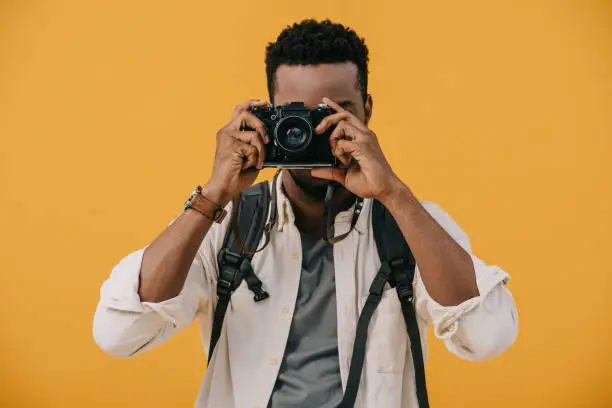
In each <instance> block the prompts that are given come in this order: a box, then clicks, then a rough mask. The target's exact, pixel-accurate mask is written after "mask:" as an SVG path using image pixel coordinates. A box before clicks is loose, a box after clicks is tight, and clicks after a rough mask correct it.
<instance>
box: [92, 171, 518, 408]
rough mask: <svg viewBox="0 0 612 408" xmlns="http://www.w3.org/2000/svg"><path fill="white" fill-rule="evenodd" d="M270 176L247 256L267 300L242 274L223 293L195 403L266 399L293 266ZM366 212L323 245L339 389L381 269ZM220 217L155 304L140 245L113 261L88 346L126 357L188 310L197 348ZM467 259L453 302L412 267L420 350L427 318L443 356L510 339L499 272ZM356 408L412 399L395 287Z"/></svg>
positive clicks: (210, 297)
mask: <svg viewBox="0 0 612 408" xmlns="http://www.w3.org/2000/svg"><path fill="white" fill-rule="evenodd" d="M280 179H281V178H280V177H279V180H280ZM280 184H281V183H280V182H279V183H278V185H277V186H275V187H274V188H276V192H277V194H278V203H277V211H278V224H277V228H275V230H274V231H273V233H272V236H271V241H270V244H269V245H268V246H267V247H266V248H265V249H264V250H263V251H262V252H259V253H257V254H255V256H254V258H253V261H252V263H253V267H254V270H255V272H256V273H257V275H258V276H259V278H260V279H261V281H262V282H263V285H264V288H265V289H266V290H267V291H268V292H269V293H270V297H269V298H268V299H266V300H265V301H262V302H258V303H255V302H254V301H253V296H252V293H251V292H250V291H249V290H248V288H247V287H246V284H245V283H244V282H243V284H242V285H241V286H240V287H239V288H238V289H237V290H236V291H235V292H234V294H233V296H232V298H231V303H230V306H229V307H228V311H227V314H226V317H225V323H224V325H223V329H222V332H221V337H220V339H219V342H218V343H217V346H216V348H215V351H214V355H213V358H212V359H211V362H210V365H209V366H208V368H207V371H206V375H205V377H204V381H203V383H202V386H201V388H200V392H199V395H198V399H197V401H196V403H195V407H196V408H220V407H221V408H232V407H236V408H265V407H266V406H267V404H268V400H269V398H270V395H271V392H272V390H273V387H274V384H275V381H276V378H277V374H278V370H279V364H280V362H281V360H282V358H283V355H284V350H285V345H286V342H287V337H288V335H289V328H290V325H291V319H292V311H293V310H294V306H295V301H296V296H297V290H298V285H299V279H300V271H301V263H302V259H301V256H302V254H301V241H300V233H299V231H298V230H297V228H296V227H295V225H294V219H295V218H294V214H293V211H292V209H291V205H290V203H289V201H288V199H287V197H286V196H285V195H284V194H283V191H282V188H281V186H280ZM423 206H424V207H425V209H426V210H427V211H428V212H429V213H430V214H431V215H432V216H433V218H434V219H435V220H436V221H437V222H438V223H439V224H440V225H441V226H442V227H443V228H444V229H445V230H446V231H447V232H448V233H449V234H450V235H451V236H452V237H453V238H454V239H455V240H456V241H457V242H458V243H459V244H460V245H461V246H462V247H463V248H464V249H465V250H466V251H467V252H468V253H470V254H471V249H470V244H469V241H468V237H467V235H466V234H465V233H464V232H463V231H462V230H461V229H460V228H459V226H458V225H457V224H456V223H455V222H454V221H453V220H452V219H451V218H450V217H449V216H448V215H447V214H446V213H445V212H444V211H442V210H441V209H440V208H439V207H438V206H436V205H435V204H433V203H423ZM371 209H372V201H371V200H369V199H366V200H365V201H364V208H363V211H362V213H361V215H360V216H359V219H358V221H357V224H356V226H355V229H354V231H352V232H351V233H350V234H349V235H348V236H347V237H346V238H345V239H344V240H343V241H341V242H339V243H337V244H335V245H334V270H335V280H336V302H337V322H338V354H339V360H340V373H341V378H342V387H343V389H344V387H345V386H346V380H347V376H348V371H349V361H350V357H351V353H352V350H353V343H354V340H355V329H356V325H357V319H358V317H359V312H360V310H361V308H362V307H363V304H364V303H365V299H366V298H367V295H368V290H369V286H370V284H371V282H372V279H373V278H374V276H375V275H376V273H377V272H378V269H379V267H380V260H379V258H378V253H377V250H376V243H375V241H374V237H373V234H372V228H371ZM351 218H352V209H349V210H347V211H345V212H342V213H340V214H338V215H337V216H336V219H335V231H336V234H337V235H340V234H342V233H344V232H346V231H348V229H349V227H350V221H351ZM228 219H229V217H226V220H224V221H223V223H222V224H220V225H218V224H214V225H213V226H212V227H211V229H210V231H209V232H208V234H207V235H206V237H205V238H204V240H203V242H202V244H201V246H200V248H199V249H198V252H197V254H196V257H195V259H194V261H193V263H192V265H191V268H190V270H189V274H188V276H187V280H186V282H185V285H184V287H183V289H182V291H181V293H180V294H179V295H178V296H177V297H175V298H173V299H169V300H166V301H164V302H160V303H150V302H141V301H140V298H139V296H138V284H139V273H140V267H141V263H142V256H143V252H144V249H141V250H138V251H136V252H134V253H132V254H130V255H128V256H127V257H125V258H124V259H123V260H121V262H119V264H118V265H117V266H116V267H115V268H114V269H113V271H112V273H111V275H110V278H109V279H108V280H107V281H106V282H104V284H103V285H102V289H101V298H100V302H99V304H98V308H97V310H96V315H95V318H94V327H93V333H94V338H95V341H96V343H97V344H98V345H99V346H100V347H101V348H102V349H103V350H105V351H106V352H107V353H108V354H110V355H112V356H116V357H130V356H133V355H135V354H138V353H142V352H144V351H147V350H150V349H153V348H154V347H156V346H158V345H160V344H162V343H163V342H165V341H167V340H168V339H169V338H171V337H172V336H173V335H174V334H175V333H176V332H177V331H178V330H180V329H183V328H186V327H188V326H189V325H190V324H191V323H192V321H193V320H194V319H195V318H197V319H198V320H199V325H200V330H201V335H202V339H203V343H204V344H203V346H204V349H205V351H206V352H208V347H209V339H210V332H211V326H212V316H213V312H214V307H215V306H216V301H217V299H216V279H217V276H218V268H217V262H216V259H217V254H218V252H219V250H220V249H221V247H222V245H223V238H224V235H225V231H226V229H227V228H228V225H229V220H228ZM471 256H472V260H473V262H474V269H475V271H476V281H477V284H478V289H479V292H480V295H479V296H478V297H476V298H473V299H469V300H467V301H465V302H464V303H461V304H460V305H457V306H450V307H444V306H441V305H440V304H438V303H437V302H436V301H435V300H434V299H432V298H431V296H430V295H429V294H428V293H427V290H426V289H425V286H424V285H423V281H422V280H421V277H420V273H419V270H418V266H417V269H416V274H415V280H414V288H415V306H416V311H417V315H418V321H419V328H420V333H421V342H422V344H423V355H424V358H425V359H427V343H426V330H427V326H428V325H430V324H432V325H433V328H434V330H433V332H434V334H435V336H436V337H437V338H439V339H441V340H442V341H444V343H445V345H446V347H447V349H448V350H449V351H450V352H451V353H453V354H456V355H458V356H459V357H462V358H464V359H467V360H473V361H477V360H485V359H490V358H493V357H495V356H497V355H499V354H500V353H502V352H503V351H504V350H506V349H507V348H508V347H509V346H510V345H511V344H512V343H513V342H514V340H515V338H516V335H517V331H518V319H517V312H516V308H515V304H514V301H513V298H512V295H511V294H510V292H509V291H508V289H507V288H506V287H505V284H506V283H507V282H508V280H509V276H508V274H507V273H505V272H504V271H502V270H501V269H500V268H498V267H496V266H488V265H486V264H485V263H484V262H483V261H481V260H480V259H478V258H476V257H475V256H474V255H471ZM202 363H203V364H204V362H202ZM355 407H360V408H374V407H390V408H391V407H404V408H417V407H418V404H417V400H416V393H415V384H414V368H413V363H412V356H411V353H410V341H409V337H408V334H407V332H406V327H405V323H404V320H403V317H402V312H401V307H400V303H399V299H398V297H397V293H396V291H395V290H394V289H389V290H386V291H385V293H384V294H383V297H382V301H381V302H380V304H379V306H378V308H377V310H376V312H375V313H374V315H373V317H372V320H371V322H370V326H369V335H368V341H367V349H366V359H365V364H364V367H363V374H362V379H361V383H360V387H359V393H358V397H357V402H356V404H355Z"/></svg>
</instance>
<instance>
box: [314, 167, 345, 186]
mask: <svg viewBox="0 0 612 408" xmlns="http://www.w3.org/2000/svg"><path fill="white" fill-rule="evenodd" d="M310 174H311V175H312V177H316V178H320V179H323V180H330V181H335V182H338V183H340V184H342V185H344V182H345V180H346V169H340V168H338V167H326V168H317V169H312V171H311V172H310Z"/></svg>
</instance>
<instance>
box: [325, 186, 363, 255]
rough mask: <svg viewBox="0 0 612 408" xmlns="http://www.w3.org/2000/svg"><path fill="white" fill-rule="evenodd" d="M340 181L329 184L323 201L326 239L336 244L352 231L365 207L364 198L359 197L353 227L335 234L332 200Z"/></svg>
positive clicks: (352, 220)
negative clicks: (342, 232)
mask: <svg viewBox="0 0 612 408" xmlns="http://www.w3.org/2000/svg"><path fill="white" fill-rule="evenodd" d="M337 186H338V183H336V182H335V181H332V182H331V183H329V184H328V186H327V193H326V194H325V201H324V203H323V222H324V223H325V229H324V231H325V240H326V241H327V242H328V243H329V244H332V245H333V244H335V243H338V242H340V241H342V240H343V239H344V238H346V237H347V236H348V234H350V233H351V231H352V230H353V228H355V225H356V224H357V220H358V219H359V214H361V210H362V209H363V198H361V197H357V199H356V200H355V208H354V209H353V218H352V219H351V227H350V228H349V230H348V231H347V232H345V233H344V234H341V235H338V236H337V237H336V236H334V220H333V218H332V212H331V206H332V200H333V198H334V192H335V191H336V187H337Z"/></svg>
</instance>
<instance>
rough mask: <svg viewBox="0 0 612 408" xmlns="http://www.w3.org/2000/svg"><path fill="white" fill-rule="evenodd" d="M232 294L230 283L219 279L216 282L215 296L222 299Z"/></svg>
mask: <svg viewBox="0 0 612 408" xmlns="http://www.w3.org/2000/svg"><path fill="white" fill-rule="evenodd" d="M231 292H232V283H231V282H230V281H227V280H225V279H219V280H218V281H217V296H219V297H220V298H224V297H227V296H229V294H230V293H231Z"/></svg>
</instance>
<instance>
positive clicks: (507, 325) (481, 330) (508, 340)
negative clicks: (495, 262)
mask: <svg viewBox="0 0 612 408" xmlns="http://www.w3.org/2000/svg"><path fill="white" fill-rule="evenodd" d="M424 206H425V208H426V209H427V210H428V211H429V213H430V214H431V215H432V216H433V217H434V218H435V219H436V221H438V223H439V224H440V225H441V226H442V227H443V228H444V229H445V230H446V231H447V232H448V233H449V234H450V235H451V236H452V237H453V239H455V241H457V243H459V245H461V247H462V248H463V249H464V250H465V251H467V252H468V254H469V255H470V256H471V258H472V262H473V264H474V271H475V272H476V283H477V285H478V291H479V296H477V297H475V298H472V299H468V300H466V301H465V302H463V303H461V304H459V305H456V306H442V305H440V304H439V303H438V302H436V301H435V300H434V299H433V298H432V297H431V296H430V295H429V293H428V292H427V289H426V288H425V285H424V284H423V281H422V279H421V276H420V271H419V270H418V267H417V270H416V275H415V291H416V309H417V313H418V314H419V315H420V316H421V317H422V318H423V319H425V320H426V321H428V322H430V323H431V324H432V325H433V331H434V334H435V336H436V337H437V338H439V339H441V340H443V341H444V343H445V345H446V348H447V349H448V350H449V351H450V352H451V353H453V354H455V355H457V356H459V357H461V358H464V359H466V360H471V361H482V360H487V359H491V358H494V357H496V356H498V355H500V354H501V353H503V352H504V351H505V350H507V349H508V348H509V347H510V346H511V345H512V344H513V343H514V341H515V339H516V337H517V333H518V315H517V311H516V305H515V303H514V299H513V297H512V294H511V293H510V291H509V290H508V288H507V287H506V284H507V283H508V282H509V280H510V276H509V275H508V274H507V273H506V272H504V271H503V270H502V269H500V268H499V267H497V266H491V265H487V264H485V263H484V262H483V261H482V260H480V259H479V258H477V257H476V256H475V255H473V254H472V252H471V246H470V242H469V239H468V237H467V235H466V234H465V233H464V232H463V231H462V230H461V228H460V227H459V226H458V225H457V224H456V223H455V222H454V221H453V220H452V219H451V218H450V217H449V216H448V214H446V213H445V212H444V211H443V210H441V209H440V208H439V207H437V206H436V205H434V204H430V203H428V204H426V205H424Z"/></svg>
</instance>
